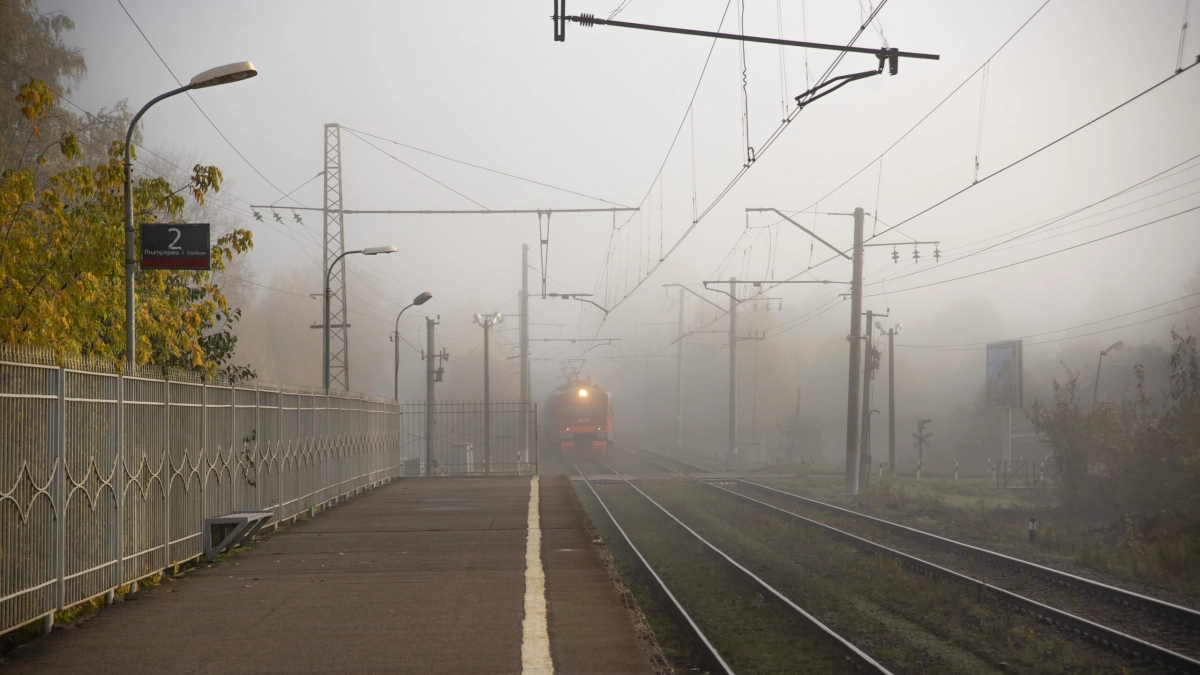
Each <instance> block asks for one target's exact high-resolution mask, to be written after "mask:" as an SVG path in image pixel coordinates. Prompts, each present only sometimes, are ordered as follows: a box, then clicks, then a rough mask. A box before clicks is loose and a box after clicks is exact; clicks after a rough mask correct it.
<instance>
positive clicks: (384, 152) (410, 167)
mask: <svg viewBox="0 0 1200 675" xmlns="http://www.w3.org/2000/svg"><path fill="white" fill-rule="evenodd" d="M342 128H343V129H346V127H342ZM346 131H349V132H350V135H351V136H354V137H355V138H357V139H358V140H360V141H362V142H363V143H366V144H367V145H369V146H371V147H372V148H375V149H376V150H378V151H379V152H380V153H382V154H383V155H385V156H387V157H391V158H392V159H393V160H394V161H396V162H397V163H399V164H402V165H404V166H406V167H408V168H409V169H411V170H413V171H415V172H417V173H419V174H421V175H422V176H424V177H425V178H428V179H429V180H431V181H433V182H434V183H437V184H438V185H441V186H442V187H444V188H446V189H447V190H449V191H451V192H453V193H454V194H456V195H458V196H459V197H462V198H463V199H465V200H467V201H469V202H471V203H472V204H474V205H475V206H478V207H479V208H481V209H484V210H485V211H486V210H488V207H486V206H484V205H483V204H480V203H479V202H477V201H475V200H474V199H471V198H470V197H468V196H466V195H464V194H463V193H461V192H459V191H458V190H455V189H454V188H452V187H450V186H449V185H446V184H445V183H443V182H442V181H440V180H438V179H436V178H434V177H433V176H430V175H429V174H427V173H425V172H424V171H422V170H420V169H418V168H417V167H415V166H413V165H412V164H409V163H408V162H406V161H404V160H402V159H400V158H399V157H397V156H395V155H393V154H392V153H390V152H388V151H387V150H384V149H383V148H381V147H379V146H378V145H375V144H374V143H372V142H371V141H368V140H367V139H365V138H363V137H362V136H359V135H358V134H357V133H355V132H354V131H351V130H350V129H346Z"/></svg>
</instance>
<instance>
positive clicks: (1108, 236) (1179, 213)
mask: <svg viewBox="0 0 1200 675" xmlns="http://www.w3.org/2000/svg"><path fill="white" fill-rule="evenodd" d="M1196 210H1200V206H1193V207H1192V208H1190V209H1184V210H1182V211H1177V212H1175V213H1172V214H1171V215H1169V216H1163V217H1162V218H1155V219H1154V220H1151V221H1148V222H1145V223H1142V224H1140V225H1134V226H1133V227H1130V228H1127V229H1124V230H1121V231H1119V232H1113V233H1112V234H1106V235H1104V236H1103V237H1097V238H1095V239H1089V240H1088V241H1085V242H1081V243H1079V244H1075V245H1073V246H1068V247H1066V248H1060V249H1058V250H1057V251H1051V252H1049V253H1043V254H1042V255H1037V256H1033V257H1032V258H1025V259H1023V260H1018V261H1016V262H1011V263H1008V264H1007V265H1000V266H999V267H992V268H990V269H986V270H980V271H978V272H972V273H971V274H964V275H962V276H958V277H954V278H951V279H943V280H941V281H934V282H930V283H928V284H921V285H920V286H909V287H908V288H899V289H892V290H890V291H888V292H887V293H886V294H885V293H870V294H867V295H863V297H864V298H874V297H877V296H880V295H894V294H896V293H904V292H906V291H915V290H917V289H920V288H929V287H930V286H941V285H942V284H948V283H951V282H954V281H961V280H963V279H970V278H971V277H977V276H980V275H982V274H988V273H991V272H996V271H999V270H1004V269H1008V268H1010V267H1016V266H1017V265H1024V264H1025V263H1027V262H1033V261H1034V260H1041V259H1042V258H1049V257H1050V256H1052V255H1058V254H1059V253H1066V252H1067V251H1073V250H1075V249H1077V248H1082V247H1084V246H1087V245H1089V244H1095V243H1096V242H1100V241H1104V240H1105V239H1112V238H1113V237H1119V236H1120V235H1122V234H1127V233H1129V232H1134V231H1136V230H1140V229H1142V228H1143V227H1149V226H1151V225H1154V224H1157V223H1161V222H1163V221H1166V220H1170V219H1171V218H1175V217H1177V216H1182V215H1183V214H1185V213H1191V212H1192V211H1196Z"/></svg>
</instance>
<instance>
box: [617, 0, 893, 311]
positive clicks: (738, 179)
mask: <svg viewBox="0 0 1200 675" xmlns="http://www.w3.org/2000/svg"><path fill="white" fill-rule="evenodd" d="M886 5H887V0H883V1H882V2H880V3H879V6H878V7H876V8H875V10H874V13H872V15H871V16H870V17H869V18H868V20H867V22H866V23H864V24H863V25H862V26H860V27H859V29H858V31H857V32H856V33H855V34H854V36H853V37H852V38H851V39H850V40H849V41H848V43H847V45H846V46H847V47H851V46H853V45H854V43H855V42H856V41H857V40H858V38H859V37H860V36H861V35H862V34H863V32H864V31H865V30H866V28H867V26H868V25H869V24H870V21H871V20H872V19H874V17H875V16H876V15H877V14H878V13H879V11H880V10H882V9H883V8H884V6H886ZM714 45H715V39H714ZM846 53H847V52H845V51H843V52H839V53H838V55H837V56H836V57H835V58H834V59H833V63H831V64H830V65H829V67H828V68H827V69H826V70H825V73H824V74H823V75H822V76H821V77H820V78H818V80H817V86H820V85H821V84H822V83H824V82H825V81H826V80H827V79H828V77H829V76H830V75H831V74H832V73H833V71H834V69H835V68H837V66H838V64H840V63H841V60H842V59H843V58H844V57H845V56H846ZM710 56H711V51H710ZM705 65H706V66H707V62H706V64H705ZM701 78H702V79H703V74H702V75H701ZM699 86H700V85H699V83H697V85H696V88H697V91H698V90H699ZM694 100H695V94H693V102H694ZM690 109H691V105H690V104H689V110H690ZM802 110H804V107H803V106H797V107H796V108H795V109H794V110H792V112H791V113H789V115H788V116H787V117H786V118H785V120H784V122H783V123H782V124H780V125H779V126H778V127H776V129H775V131H774V132H772V133H771V134H770V135H769V136H768V137H767V139H766V141H764V142H763V144H762V145H761V146H760V147H759V148H758V149H757V150H756V151H755V155H754V156H755V159H756V160H757V159H760V158H761V157H762V156H763V154H764V153H766V151H767V150H768V149H769V148H770V147H771V146H772V145H774V143H775V141H777V140H778V139H779V137H780V136H781V135H782V134H783V132H784V131H785V130H786V129H787V127H788V126H789V125H790V123H791V122H792V120H794V119H795V118H796V116H797V115H798V114H799V113H800V112H801V111H802ZM685 121H686V120H685ZM680 128H682V122H681V123H680ZM669 154H670V151H668V156H669ZM663 164H664V165H665V164H666V159H665V158H664V160H663ZM752 166H753V163H747V164H746V165H744V166H742V167H741V170H739V171H738V172H737V173H735V174H734V177H733V178H732V179H731V180H730V181H729V183H727V184H726V186H725V187H724V188H723V189H722V190H721V191H720V192H719V193H718V194H717V195H716V197H715V198H713V200H712V201H711V202H710V203H709V205H708V206H707V207H705V209H704V210H703V211H701V212H700V215H699V216H697V218H696V219H695V220H693V221H692V223H691V224H690V225H689V226H688V227H687V228H686V229H685V230H684V231H683V233H682V234H681V235H680V236H679V238H678V239H676V240H675V242H674V243H673V244H672V245H671V247H670V248H668V249H667V250H666V252H665V253H664V254H663V257H662V259H661V260H659V261H658V263H657V264H655V265H653V266H652V267H651V268H650V269H649V270H648V271H647V272H646V275H645V276H644V277H641V278H639V280H638V282H637V283H636V284H634V286H633V288H632V289H630V290H628V291H627V292H626V293H625V294H624V296H623V297H621V299H619V300H617V302H615V303H614V304H612V305H611V306H610V307H609V313H610V314H611V313H612V312H613V311H615V310H616V309H617V308H618V307H620V306H621V305H622V304H623V303H624V302H625V301H626V300H627V299H629V297H630V296H631V295H633V294H634V293H635V292H637V290H638V289H639V288H641V286H642V284H643V283H645V282H646V280H648V279H649V278H650V277H651V276H653V275H654V273H655V272H656V271H658V269H659V268H660V267H661V266H662V264H663V263H664V262H665V261H666V259H667V258H669V257H670V256H671V254H672V253H674V252H675V251H676V250H677V249H678V248H679V247H680V246H681V245H682V244H683V242H684V241H685V240H686V239H687V238H688V235H690V234H691V233H692V232H693V231H694V230H695V229H696V226H697V225H698V224H700V222H701V221H703V220H704V218H705V217H707V216H708V214H709V213H711V212H712V210H713V209H715V208H716V207H717V205H718V204H720V203H721V201H723V200H724V199H725V196H726V195H728V194H729V192H730V191H731V190H733V188H734V187H735V186H736V185H737V184H738V183H739V182H741V179H742V178H743V177H744V176H745V175H746V173H747V172H748V171H750V169H751V167H752ZM660 173H661V169H660ZM652 187H653V186H652ZM607 317H608V314H606V315H605V317H604V318H602V319H601V320H600V324H599V326H598V327H597V330H599V327H600V326H603V324H604V321H605V320H606V319H607Z"/></svg>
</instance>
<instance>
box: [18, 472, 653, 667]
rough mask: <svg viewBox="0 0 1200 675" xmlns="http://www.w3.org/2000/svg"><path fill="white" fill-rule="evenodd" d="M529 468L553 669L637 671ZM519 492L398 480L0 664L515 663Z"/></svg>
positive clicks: (518, 660) (579, 544)
mask: <svg viewBox="0 0 1200 675" xmlns="http://www.w3.org/2000/svg"><path fill="white" fill-rule="evenodd" d="M540 483H541V485H540V489H539V501H540V508H539V513H540V520H541V528H540V531H541V539H542V546H541V562H542V565H543V571H544V574H545V585H546V590H545V600H546V607H547V613H546V616H547V621H546V626H547V631H546V632H547V633H548V636H549V645H550V654H551V656H552V659H553V664H554V670H555V671H557V672H562V673H601V672H603V673H649V672H651V670H650V667H649V665H648V662H647V660H646V658H645V657H644V655H643V653H642V650H641V648H640V646H639V643H638V641H637V638H636V637H635V635H634V630H633V627H632V624H631V622H630V620H629V617H628V615H627V614H626V612H625V609H624V608H623V607H622V606H621V604H620V600H619V599H618V596H617V594H616V591H615V590H614V589H613V587H612V584H611V583H610V582H609V579H608V576H607V573H606V571H605V569H604V567H603V565H602V564H601V562H600V558H599V555H598V553H597V551H596V549H595V547H594V546H593V544H592V541H591V539H590V537H589V535H588V534H587V532H586V530H585V529H584V526H583V517H582V512H581V511H580V510H579V509H578V507H577V506H576V502H575V501H574V497H573V494H572V489H571V486H570V484H569V482H568V481H567V480H566V479H565V478H564V477H561V476H552V477H543V478H541V479H540ZM529 500H530V479H529V478H489V479H481V478H433V479H402V480H400V481H396V482H394V483H392V484H390V485H387V486H385V487H382V488H380V489H378V490H374V491H372V492H368V493H365V494H363V495H361V496H358V497H356V498H354V499H352V500H350V501H349V502H347V503H345V504H342V505H339V506H337V507H336V508H333V509H331V510H329V511H326V512H324V513H322V514H320V515H318V516H317V517H316V518H314V519H313V520H310V521H305V522H301V523H298V524H296V525H294V526H290V527H287V528H285V529H284V530H282V531H281V532H279V533H278V534H275V535H272V536H270V537H268V538H267V539H265V540H264V541H260V542H258V543H255V544H254V545H253V546H252V547H250V548H249V550H246V551H243V552H240V553H238V554H236V555H234V556H232V557H230V558H229V559H227V560H224V561H222V562H218V563H213V564H212V565H211V566H201V567H200V568H199V569H195V570H192V571H189V572H188V573H186V574H184V575H182V576H180V577H177V578H174V579H166V580H164V581H163V582H162V584H161V585H159V586H157V587H154V588H149V589H144V590H142V591H139V592H138V593H136V594H134V595H132V596H128V597H129V599H126V600H124V601H121V602H118V603H117V604H116V605H115V606H113V607H111V608H108V609H105V610H103V611H101V612H100V613H98V614H97V615H95V616H94V617H93V618H91V619H88V620H85V621H82V622H79V623H78V624H77V625H75V626H72V627H68V628H66V629H63V630H60V631H55V633H54V634H52V635H50V636H49V637H46V638H42V639H39V640H37V641H35V642H34V643H32V644H30V645H28V646H25V647H22V648H19V649H17V650H15V651H14V652H12V653H11V654H9V656H8V658H7V659H6V660H5V661H4V662H2V663H0V668H3V669H4V670H5V671H6V672H12V673H46V672H100V673H118V672H120V673H129V672H156V673H159V672H161V673H177V672H188V673H197V672H198V673H205V672H220V673H265V672H272V673H285V672H286V673H328V672H354V673H384V672H390V673H396V672H403V673H519V672H522V641H523V632H522V619H523V618H524V616H525V604H526V599H525V590H526V588H525V579H526V542H527V534H528V531H527V516H528V508H529ZM542 672H544V671H542Z"/></svg>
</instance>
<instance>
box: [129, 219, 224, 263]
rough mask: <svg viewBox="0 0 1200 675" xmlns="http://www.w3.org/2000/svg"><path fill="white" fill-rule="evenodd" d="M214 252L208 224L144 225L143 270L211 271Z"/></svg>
mask: <svg viewBox="0 0 1200 675" xmlns="http://www.w3.org/2000/svg"><path fill="white" fill-rule="evenodd" d="M211 251H212V247H211V243H210V242H209V238H208V223H186V224H185V223H153V224H150V223H147V224H144V225H142V268H143V269H158V270H209V269H212V258H211V255H212V254H211Z"/></svg>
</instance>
